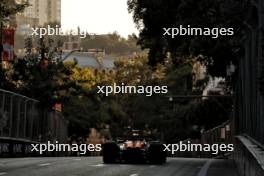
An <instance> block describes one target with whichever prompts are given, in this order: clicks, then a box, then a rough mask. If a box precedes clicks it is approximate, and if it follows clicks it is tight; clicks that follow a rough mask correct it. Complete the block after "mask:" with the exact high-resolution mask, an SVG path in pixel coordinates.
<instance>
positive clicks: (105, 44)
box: [81, 32, 141, 56]
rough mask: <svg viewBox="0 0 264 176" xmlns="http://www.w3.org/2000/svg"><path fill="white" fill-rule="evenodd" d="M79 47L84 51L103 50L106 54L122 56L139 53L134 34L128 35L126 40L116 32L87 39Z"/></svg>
mask: <svg viewBox="0 0 264 176" xmlns="http://www.w3.org/2000/svg"><path fill="white" fill-rule="evenodd" d="M81 47H82V48H84V49H90V48H104V49H105V50H106V54H108V55H116V56H124V55H131V54H133V53H134V52H137V53H138V52H141V51H140V49H139V47H137V46H136V36H135V34H132V35H129V36H128V39H125V38H123V37H121V36H120V35H119V34H118V33H117V32H114V33H111V34H106V35H96V36H92V37H87V38H85V39H83V40H82V41H81Z"/></svg>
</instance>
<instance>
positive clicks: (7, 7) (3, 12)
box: [0, 0, 29, 21]
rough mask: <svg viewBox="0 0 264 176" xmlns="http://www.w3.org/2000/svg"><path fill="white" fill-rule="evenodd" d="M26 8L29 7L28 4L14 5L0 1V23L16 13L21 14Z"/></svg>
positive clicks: (8, 1) (10, 2)
mask: <svg viewBox="0 0 264 176" xmlns="http://www.w3.org/2000/svg"><path fill="white" fill-rule="evenodd" d="M27 6H29V4H28V2H24V3H21V4H15V3H14V2H12V1H10V0H1V2H0V21H2V20H3V19H4V18H6V17H10V16H11V15H15V14H17V13H18V12H22V11H23V10H24V9H25V8H26V7H27Z"/></svg>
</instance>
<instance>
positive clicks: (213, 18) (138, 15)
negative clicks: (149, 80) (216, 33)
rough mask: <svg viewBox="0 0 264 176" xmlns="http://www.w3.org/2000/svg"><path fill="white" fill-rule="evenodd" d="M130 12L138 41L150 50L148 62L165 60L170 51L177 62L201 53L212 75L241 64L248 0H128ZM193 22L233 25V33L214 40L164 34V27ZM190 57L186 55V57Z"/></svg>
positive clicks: (218, 25)
mask: <svg viewBox="0 0 264 176" xmlns="http://www.w3.org/2000/svg"><path fill="white" fill-rule="evenodd" d="M128 9H129V12H131V13H133V17H134V21H135V23H136V24H137V26H138V28H139V29H140V31H141V32H140V35H139V40H138V43H139V44H140V45H141V46H142V48H147V49H149V64H150V65H152V66H155V65H156V64H157V63H162V62H163V61H164V58H166V57H165V56H166V53H167V52H170V53H171V55H172V58H173V59H174V60H173V62H174V64H175V65H181V63H183V62H185V60H186V59H188V58H189V57H188V56H190V55H191V56H202V57H200V61H202V63H203V64H205V65H206V67H207V69H208V73H209V74H210V75H211V76H222V77H225V76H226V66H227V65H228V64H230V61H232V62H233V63H234V64H236V65H237V64H238V60H239V58H240V57H241V55H242V54H243V45H242V42H241V38H242V37H241V36H243V32H244V31H243V29H244V27H243V26H244V21H245V20H246V18H247V13H248V9H249V1H248V0H228V1H222V0H201V1H196V0H185V1H180V0H167V1H161V0H155V1H145V0H128ZM179 25H185V26H187V25H191V26H192V27H207V28H214V27H218V28H220V27H228V28H229V27H230V28H234V31H235V34H234V35H233V36H221V37H219V38H217V39H213V38H211V37H208V36H176V37H175V38H173V39H172V38H171V37H170V36H163V34H164V30H163V28H173V27H179ZM186 56H187V57H186Z"/></svg>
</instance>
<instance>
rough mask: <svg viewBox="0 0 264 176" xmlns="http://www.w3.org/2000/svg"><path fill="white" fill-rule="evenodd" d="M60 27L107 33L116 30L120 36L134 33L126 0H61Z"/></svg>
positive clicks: (135, 30) (134, 28) (135, 31)
mask: <svg viewBox="0 0 264 176" xmlns="http://www.w3.org/2000/svg"><path fill="white" fill-rule="evenodd" d="M61 2H62V5H61V6H62V29H63V30H70V29H77V27H78V26H79V27H80V29H81V30H83V31H87V32H89V33H96V34H107V33H111V32H114V31H117V32H118V33H119V34H120V35H121V36H123V37H127V35H129V34H132V33H136V34H138V30H137V29H136V27H135V24H134V23H133V19H132V14H129V13H128V11H127V0H61Z"/></svg>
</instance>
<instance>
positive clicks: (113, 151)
mask: <svg viewBox="0 0 264 176" xmlns="http://www.w3.org/2000/svg"><path fill="white" fill-rule="evenodd" d="M119 153H120V148H119V146H118V145H117V144H116V143H114V142H109V143H105V144H104V145H103V150H102V154H103V162H104V163H106V164H111V163H116V162H117V161H118V159H119Z"/></svg>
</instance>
